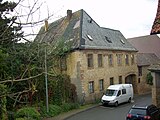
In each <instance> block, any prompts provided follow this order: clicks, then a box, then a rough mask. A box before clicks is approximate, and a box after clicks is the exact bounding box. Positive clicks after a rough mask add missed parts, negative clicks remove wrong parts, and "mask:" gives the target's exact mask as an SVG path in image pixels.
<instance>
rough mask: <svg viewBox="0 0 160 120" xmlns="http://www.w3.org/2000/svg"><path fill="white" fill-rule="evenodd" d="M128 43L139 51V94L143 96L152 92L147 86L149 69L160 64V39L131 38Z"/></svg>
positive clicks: (150, 37)
mask: <svg viewBox="0 0 160 120" xmlns="http://www.w3.org/2000/svg"><path fill="white" fill-rule="evenodd" d="M128 41H129V42H130V43H131V44H132V45H133V46H134V47H135V48H136V49H137V50H138V54H137V67H138V88H137V90H138V91H137V92H138V93H139V94H143V93H146V92H151V88H152V86H150V85H149V84H147V82H146V78H147V74H148V73H149V71H148V67H149V66H150V65H152V64H156V63H159V62H160V47H159V45H160V38H159V37H158V36H157V35H147V36H141V37H135V38H129V39H128Z"/></svg>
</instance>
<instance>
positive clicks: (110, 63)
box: [108, 54, 113, 66]
mask: <svg viewBox="0 0 160 120" xmlns="http://www.w3.org/2000/svg"><path fill="white" fill-rule="evenodd" d="M108 64H109V66H113V54H109V55H108Z"/></svg>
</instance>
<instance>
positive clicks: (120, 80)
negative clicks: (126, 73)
mask: <svg viewBox="0 0 160 120" xmlns="http://www.w3.org/2000/svg"><path fill="white" fill-rule="evenodd" d="M119 84H122V76H119Z"/></svg>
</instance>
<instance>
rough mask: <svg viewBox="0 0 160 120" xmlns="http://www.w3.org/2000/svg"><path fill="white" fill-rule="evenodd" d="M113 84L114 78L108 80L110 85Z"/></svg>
mask: <svg viewBox="0 0 160 120" xmlns="http://www.w3.org/2000/svg"><path fill="white" fill-rule="evenodd" d="M113 84H114V78H113V77H111V78H110V85H113Z"/></svg>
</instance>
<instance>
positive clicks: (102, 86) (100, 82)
mask: <svg viewBox="0 0 160 120" xmlns="http://www.w3.org/2000/svg"><path fill="white" fill-rule="evenodd" d="M103 84H104V80H103V79H101V80H99V89H100V91H102V90H103V89H104V85H103Z"/></svg>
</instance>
